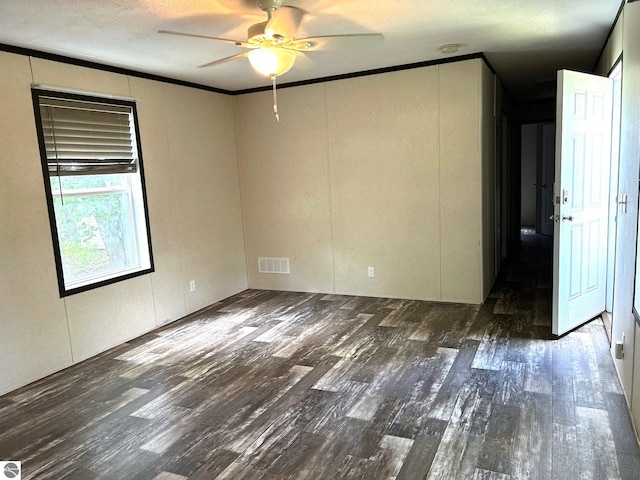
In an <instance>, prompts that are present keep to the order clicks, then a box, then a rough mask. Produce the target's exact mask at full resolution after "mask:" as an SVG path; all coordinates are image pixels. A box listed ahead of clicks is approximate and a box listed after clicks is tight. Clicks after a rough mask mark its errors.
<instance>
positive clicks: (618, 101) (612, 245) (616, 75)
mask: <svg viewBox="0 0 640 480" xmlns="http://www.w3.org/2000/svg"><path fill="white" fill-rule="evenodd" d="M609 78H610V79H611V80H613V112H612V120H611V177H610V184H609V229H608V230H609V231H608V237H607V295H606V304H605V312H604V313H603V315H602V320H603V322H604V326H605V330H606V332H607V337H608V338H609V345H611V336H612V329H613V324H612V321H613V289H614V282H615V263H616V261H615V260H616V236H617V226H618V221H617V220H618V216H617V214H618V197H617V195H618V177H619V170H620V122H621V118H622V60H620V61H618V63H617V64H616V65H615V67H614V68H613V70H612V71H611V74H610V75H609Z"/></svg>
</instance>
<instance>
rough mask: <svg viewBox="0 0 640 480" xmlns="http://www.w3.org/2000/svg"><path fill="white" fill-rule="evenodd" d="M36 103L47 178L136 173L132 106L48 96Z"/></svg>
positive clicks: (42, 97)
mask: <svg viewBox="0 0 640 480" xmlns="http://www.w3.org/2000/svg"><path fill="white" fill-rule="evenodd" d="M38 101H39V107H40V117H41V121H42V130H43V135H44V143H45V149H46V155H47V164H48V168H49V175H51V176H56V175H60V176H64V175H97V174H110V173H131V172H136V171H137V168H138V167H137V166H138V162H137V148H136V143H135V136H134V134H133V115H132V109H131V107H128V106H123V105H112V104H106V103H97V102H90V101H80V100H73V99H60V98H51V97H47V96H40V97H39V100H38Z"/></svg>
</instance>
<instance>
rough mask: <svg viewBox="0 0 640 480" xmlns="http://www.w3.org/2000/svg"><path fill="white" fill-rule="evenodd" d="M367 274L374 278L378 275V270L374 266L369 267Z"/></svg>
mask: <svg viewBox="0 0 640 480" xmlns="http://www.w3.org/2000/svg"><path fill="white" fill-rule="evenodd" d="M367 274H368V275H369V278H373V277H375V276H376V272H375V270H374V268H373V267H369V268H368V269H367Z"/></svg>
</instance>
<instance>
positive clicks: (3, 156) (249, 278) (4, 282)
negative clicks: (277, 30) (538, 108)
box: [0, 53, 494, 394]
mask: <svg viewBox="0 0 640 480" xmlns="http://www.w3.org/2000/svg"><path fill="white" fill-rule="evenodd" d="M0 69H1V71H2V72H3V75H2V76H0V87H2V89H1V90H0V124H1V127H2V128H0V144H1V145H2V149H0V208H1V213H2V223H1V224H0V241H1V242H2V243H1V244H2V246H3V255H2V256H1V257H0V258H1V260H0V294H1V295H2V298H1V302H0V318H1V319H2V329H3V338H4V344H5V347H3V349H0V363H2V364H3V365H9V366H11V367H10V368H6V369H3V376H2V377H1V378H0V394H2V393H4V392H7V391H10V390H12V389H15V388H17V387H19V386H21V385H24V384H26V383H29V382H30V381H33V380H36V379H38V378H41V377H43V376H45V375H47V374H49V373H52V372H54V371H57V370H60V369H62V368H65V367H67V366H69V365H72V364H73V363H76V362H78V361H81V360H83V359H85V358H88V357H90V356H92V355H95V354H97V353H99V352H102V351H105V350H107V349H109V348H111V347H113V346H115V345H118V344H120V343H122V342H124V341H127V340H129V339H132V338H134V337H137V336H139V335H141V334H143V333H145V332H147V331H150V330H152V329H154V328H156V327H158V326H160V325H163V324H165V323H167V322H170V321H173V320H176V319H178V318H181V317H183V316H184V315H186V314H189V313H191V312H193V311H196V310H198V309H201V308H203V307H206V306H207V305H210V304H212V303H214V302H216V301H218V300H220V299H222V298H225V297H228V296H230V295H232V294H234V293H237V292H239V291H241V290H243V289H245V288H247V286H248V284H250V285H251V286H252V287H255V288H264V289H282V290H303V291H317V292H338V293H350V294H356V295H372V296H389V297H399V298H417V299H427V300H444V301H460V302H470V303H479V302H481V301H483V300H484V298H485V297H486V294H487V293H488V290H489V289H490V287H491V285H492V283H493V277H494V272H493V223H492V222H493V220H492V218H493V210H492V195H493V184H492V182H493V170H492V169H493V76H492V75H491V73H490V72H489V70H488V68H487V67H486V65H485V64H484V62H482V61H481V60H479V59H478V60H470V61H465V62H460V63H452V64H446V65H441V66H433V67H426V68H420V69H414V70H406V71H400V72H393V73H386V74H381V75H375V76H369V77H361V78H353V79H348V80H342V81H336V82H330V83H324V84H316V85H309V86H304V87H298V88H289V89H284V90H281V91H280V92H279V97H280V114H281V122H280V123H277V122H275V121H274V118H273V112H272V106H271V94H270V92H264V93H257V94H250V95H242V96H238V97H235V98H234V97H229V96H224V95H219V94H215V93H211V92H206V91H202V90H196V89H190V88H186V87H180V86H175V85H171V84H165V83H160V82H156V81H151V80H146V79H141V78H137V77H128V76H125V75H120V74H115V73H108V72H104V71H98V70H92V69H87V68H83V67H78V66H72V65H67V64H61V63H56V62H52V61H48V60H43V59H38V58H30V57H26V56H22V55H16V54H10V53H0ZM34 83H35V84H43V85H48V86H54V87H55V86H58V87H63V88H70V89H74V90H81V91H90V92H95V93H98V94H105V95H118V96H125V97H132V98H135V99H137V107H138V116H139V127H140V133H141V141H142V149H143V158H144V167H145V178H146V184H147V196H148V202H149V216H150V226H151V236H152V244H153V250H154V261H155V269H156V270H155V272H154V273H152V274H150V275H144V276H141V277H136V278H133V279H130V280H127V281H123V282H119V283H116V284H113V285H109V286H106V287H103V288H100V289H96V290H91V291H88V292H83V293H79V294H76V295H73V296H70V297H67V298H65V299H61V298H59V295H58V291H57V281H56V272H55V264H54V258H53V250H52V246H51V236H50V231H49V222H48V214H47V205H46V200H45V194H44V188H43V180H42V173H41V166H40V158H39V152H38V144H37V137H36V131H35V124H34V119H33V107H32V103H31V95H30V86H31V85H32V84H34ZM234 119H235V123H234ZM16 159H19V166H20V168H19V169H17V168H14V165H15V164H16ZM258 256H273V257H289V258H290V259H291V275H287V276H284V275H263V274H258V273H257V257H258ZM368 266H373V267H375V269H376V275H375V277H374V278H368V277H367V267H368ZM190 280H195V282H196V286H197V289H196V291H195V292H189V281H190ZM4 372H6V374H4Z"/></svg>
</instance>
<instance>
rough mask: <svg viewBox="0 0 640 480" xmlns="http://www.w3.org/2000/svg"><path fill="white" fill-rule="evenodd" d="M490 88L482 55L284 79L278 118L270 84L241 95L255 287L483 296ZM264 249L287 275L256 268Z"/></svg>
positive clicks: (488, 229)
mask: <svg viewBox="0 0 640 480" xmlns="http://www.w3.org/2000/svg"><path fill="white" fill-rule="evenodd" d="M493 92H494V86H493V76H492V75H491V73H490V72H489V70H488V68H487V67H486V65H485V64H484V62H483V61H482V60H479V59H476V60H469V61H465V62H458V63H450V64H445V65H439V66H432V67H425V68H419V69H412V70H405V71H398V72H392V73H385V74H380V75H374V76H368V77H359V78H351V79H346V80H340V81H335V82H329V83H323V84H316V85H310V86H302V87H295V88H287V89H282V90H280V92H279V94H278V97H279V110H280V118H281V121H280V123H276V122H275V120H274V118H273V113H272V110H271V93H270V92H262V93H254V94H248V95H240V96H238V97H236V98H235V113H236V134H237V138H238V162H239V168H240V183H241V189H242V205H243V218H244V231H245V240H246V251H247V262H248V277H249V284H250V286H251V287H255V288H265V289H285V290H304V291H318V292H336V293H342V294H354V295H370V296H389V297H398V298H413V299H425V300H444V301H456V302H469V303H480V302H482V301H483V300H484V298H485V297H486V294H487V293H488V290H489V289H490V287H491V285H492V284H493V278H494V276H495V275H494V267H493V235H494V226H493V220H492V218H493V183H492V182H493V97H494V94H493ZM487 124H488V125H487ZM259 256H266V257H288V258H290V259H291V275H274V274H260V273H258V271H257V257H259ZM369 266H373V267H374V268H375V277H374V278H368V276H367V267H369Z"/></svg>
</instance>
